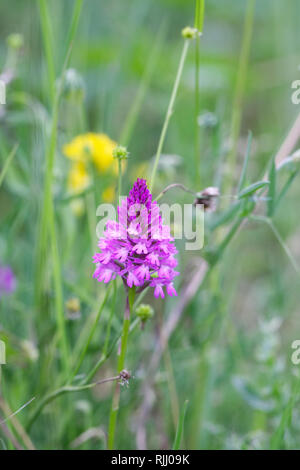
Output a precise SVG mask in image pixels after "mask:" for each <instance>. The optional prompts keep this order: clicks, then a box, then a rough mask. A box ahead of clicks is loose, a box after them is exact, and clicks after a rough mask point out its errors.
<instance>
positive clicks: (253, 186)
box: [238, 181, 270, 199]
mask: <svg viewBox="0 0 300 470" xmlns="http://www.w3.org/2000/svg"><path fill="white" fill-rule="evenodd" d="M269 184H270V182H269V181H257V182H256V183H253V184H250V186H247V188H245V189H243V191H241V192H240V193H239V194H238V198H239V199H242V198H244V197H249V196H252V194H254V193H256V191H258V190H259V189H262V188H264V187H265V186H268V185H269Z"/></svg>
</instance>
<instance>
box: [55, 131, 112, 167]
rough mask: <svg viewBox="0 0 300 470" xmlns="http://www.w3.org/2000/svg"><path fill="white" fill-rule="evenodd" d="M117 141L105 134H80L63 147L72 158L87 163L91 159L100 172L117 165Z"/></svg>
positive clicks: (65, 152) (67, 155)
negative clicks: (115, 149)
mask: <svg viewBox="0 0 300 470" xmlns="http://www.w3.org/2000/svg"><path fill="white" fill-rule="evenodd" d="M115 147H116V143H115V142H114V141H113V140H111V139H110V138H109V137H108V136H107V135H105V134H94V133H92V132H89V133H87V134H82V135H78V136H77V137H75V138H74V139H73V140H72V141H71V142H70V143H69V144H66V145H65V146H64V147H63V152H64V154H65V155H66V157H68V158H70V159H71V160H75V161H77V162H78V161H80V162H83V163H86V162H87V161H88V160H91V161H92V162H93V163H94V164H95V166H96V167H97V169H98V171H99V172H100V173H103V172H106V171H107V170H108V169H110V168H111V167H113V166H115V162H114V158H113V150H114V148H115Z"/></svg>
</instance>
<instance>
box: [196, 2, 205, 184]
mask: <svg viewBox="0 0 300 470" xmlns="http://www.w3.org/2000/svg"><path fill="white" fill-rule="evenodd" d="M204 11H205V0H196V9H195V28H197V29H198V31H199V32H201V33H202V29H203V22H204ZM195 41H196V42H195V168H194V169H195V183H196V185H197V186H196V187H200V186H201V181H200V135H199V126H198V116H199V114H200V83H199V80H200V36H198V37H197V38H196V40H195Z"/></svg>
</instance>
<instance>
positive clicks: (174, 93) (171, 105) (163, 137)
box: [149, 39, 190, 191]
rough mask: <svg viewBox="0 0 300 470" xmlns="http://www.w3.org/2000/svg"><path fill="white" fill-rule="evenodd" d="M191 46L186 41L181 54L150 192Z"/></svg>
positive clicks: (156, 157)
mask: <svg viewBox="0 0 300 470" xmlns="http://www.w3.org/2000/svg"><path fill="white" fill-rule="evenodd" d="M189 44H190V40H189V39H185V40H184V44H183V49H182V52H181V56H180V61H179V65H178V70H177V74H176V78H175V82H174V86H173V90H172V94H171V98H170V102H169V106H168V109H167V113H166V116H165V121H164V124H163V127H162V131H161V134H160V138H159V142H158V147H157V152H156V156H155V161H154V165H153V170H152V175H151V180H150V188H149V189H150V191H152V188H153V185H154V181H155V176H156V171H157V166H158V162H159V159H160V156H161V152H162V149H163V145H164V142H165V137H166V134H167V130H168V125H169V122H170V119H171V116H172V114H173V108H174V104H175V100H176V96H177V92H178V87H179V83H180V79H181V75H182V71H183V66H184V63H185V59H186V56H187V52H188V48H189Z"/></svg>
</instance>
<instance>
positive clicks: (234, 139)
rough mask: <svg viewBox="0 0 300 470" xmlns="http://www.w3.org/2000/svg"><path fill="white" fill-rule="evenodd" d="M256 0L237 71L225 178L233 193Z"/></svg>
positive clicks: (250, 1)
mask: <svg viewBox="0 0 300 470" xmlns="http://www.w3.org/2000/svg"><path fill="white" fill-rule="evenodd" d="M255 1H256V0H248V3H247V10H246V14H245V22H244V34H243V40H242V47H241V53H240V59H239V66H238V72H237V81H236V87H235V94H234V100H233V110H232V118H231V130H230V140H231V150H230V153H229V155H228V173H227V177H226V179H225V188H224V193H225V194H231V191H232V185H233V183H234V175H235V166H236V158H237V143H238V138H239V135H240V129H241V120H242V106H243V100H244V93H245V83H246V79H247V70H248V62H249V54H250V46H251V38H252V31H253V19H254V11H255Z"/></svg>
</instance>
